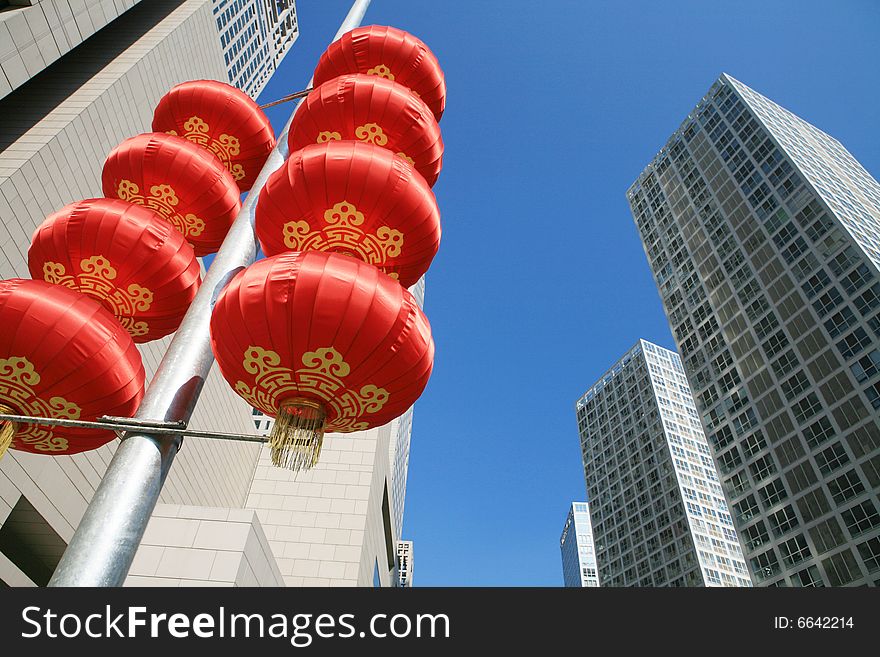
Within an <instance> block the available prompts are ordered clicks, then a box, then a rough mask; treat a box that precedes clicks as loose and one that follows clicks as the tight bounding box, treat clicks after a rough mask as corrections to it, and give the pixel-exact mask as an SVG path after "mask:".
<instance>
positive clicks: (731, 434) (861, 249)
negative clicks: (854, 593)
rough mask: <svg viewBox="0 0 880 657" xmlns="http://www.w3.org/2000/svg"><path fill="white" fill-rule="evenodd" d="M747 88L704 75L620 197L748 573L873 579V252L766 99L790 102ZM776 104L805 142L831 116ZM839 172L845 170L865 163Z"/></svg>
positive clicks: (876, 387)
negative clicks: (692, 101)
mask: <svg viewBox="0 0 880 657" xmlns="http://www.w3.org/2000/svg"><path fill="white" fill-rule="evenodd" d="M743 89H747V88H746V87H744V85H742V84H741V83H737V82H736V81H734V80H732V78H729V77H728V76H722V77H721V78H720V79H719V80H718V81H717V82H716V83H715V84H714V85H713V87H712V88H711V89H710V91H709V93H708V94H707V96H706V97H704V98H703V100H702V101H701V102H700V103H699V104H698V105H697V107H696V108H695V109H694V111H693V112H692V113H691V114H690V115H689V116H688V117H687V119H686V120H685V121H684V123H683V124H682V126H681V127H680V129H679V130H678V131H677V132H676V133H675V134H674V135H673V136H672V137H671V138H670V140H669V142H668V143H667V145H666V146H665V147H664V148H663V149H662V150H661V151H660V153H659V154H658V155H657V156H656V158H655V159H654V160H653V162H652V163H651V164H650V165H649V166H648V167H647V168H646V169H645V171H644V172H643V173H642V175H641V176H640V177H639V179H638V180H637V181H636V183H634V184H633V186H632V187H631V188H630V190H629V191H628V199H629V202H630V208H631V210H632V213H633V217H634V219H635V222H636V225H637V227H638V230H639V232H640V235H641V238H642V242H643V246H644V249H645V253H646V255H647V257H648V261H649V264H650V266H651V268H652V270H653V274H654V278H655V282H656V283H657V286H658V288H659V290H660V295H661V298H662V300H663V304H664V308H665V310H666V313H667V316H668V318H669V321H670V325H671V328H672V331H673V335H674V337H675V339H676V342H677V344H678V347H679V350H680V353H681V354H682V358H683V359H684V364H685V369H686V372H687V376H688V379H689V381H690V383H691V386H692V389H693V391H694V396H695V399H696V401H697V408H698V410H699V412H700V419H701V421H702V424H703V426H704V428H705V430H706V434H707V436H708V438H709V445H710V447H711V449H712V452H713V456H714V457H715V461H716V463H717V465H718V472H719V475H720V477H721V481H722V486H723V488H724V492H725V495H726V496H727V499H728V502H729V503H730V506H731V508H732V509H734V513H733V518H734V522H735V524H736V527H737V529H738V531H739V533H740V536H741V537H743V538H744V542H743V547H744V549H745V552H746V558H747V561H748V563H749V566H750V571H751V575H752V577H753V579H754V581H755V583H756V585H792V586H803V585H807V584H804V583H803V582H805V581H809V582H812V583H811V584H809V585H811V586H815V585H834V584H835V583H837V584H839V583H841V582H842V580H843V579H847V578H848V577H850V576H852V579H851V580H848V581H846V582H842V583H844V584H849V583H850V582H853V583H858V584H872V583H874V582H871V581H870V579H869V578H868V577H867V573H868V572H869V568H868V564H867V562H863V561H860V557H859V555H858V551H857V550H855V549H854V548H855V547H856V543H857V542H858V543H862V542H863V541H864V540H865V538H871V537H873V536H876V535H877V534H878V533H880V525H877V524H875V520H874V518H875V517H876V511H877V509H878V508H880V505H878V500H877V491H878V486H880V480H878V476H877V467H876V465H875V464H876V463H877V461H878V455H880V426H878V412H877V409H878V407H880V367H878V365H880V331H878V329H880V317H878V315H877V311H878V310H880V283H878V280H880V279H878V270H877V267H876V266H875V264H874V261H873V259H872V258H873V257H874V256H873V255H872V252H871V251H870V250H869V249H868V248H867V247H866V246H865V245H866V244H869V242H867V241H866V238H865V239H863V238H860V237H858V235H857V234H855V233H854V232H853V231H852V230H851V226H850V225H848V224H847V223H846V221H845V220H844V219H845V218H844V217H841V216H839V215H838V214H837V210H836V207H837V206H834V208H832V207H831V204H830V203H829V202H826V200H825V195H824V194H821V193H819V192H817V191H816V183H815V182H814V175H813V172H805V171H804V170H803V168H802V167H801V164H802V162H801V159H802V158H801V159H799V158H797V157H794V156H793V155H792V154H791V153H790V152H789V146H787V145H790V144H791V143H793V139H794V137H792V135H791V134H788V135H787V137H786V139H787V140H788V141H786V140H785V139H783V136H784V135H782V134H781V132H782V129H781V128H780V127H779V125H778V121H779V120H780V119H778V118H775V117H774V114H775V115H776V116H777V117H778V116H785V117H788V116H789V115H790V113H785V110H782V108H778V106H776V105H775V104H773V103H772V102H771V101H769V100H767V99H764V98H763V97H760V98H761V99H762V100H761V104H762V108H763V109H761V110H760V111H758V110H756V109H755V107H756V104H757V101H756V100H755V99H756V97H759V95H757V94H755V92H752V91H751V90H749V93H748V94H747V93H745V92H744V91H743ZM768 107H772V108H775V109H772V111H771V110H768V109H767V108H768ZM790 116H793V115H790ZM768 117H770V118H768ZM795 118H796V117H795ZM770 119H773V120H774V121H775V123H774V122H771V121H770ZM786 120H787V121H788V124H787V125H786V130H789V131H791V130H794V131H799V130H803V131H804V135H803V136H802V137H800V138H799V139H800V142H798V147H799V148H801V150H803V149H806V148H807V147H808V146H810V145H811V144H813V142H815V141H816V140H817V139H818V137H816V133H819V134H824V133H820V131H818V130H816V129H815V128H813V127H812V126H809V130H806V128H804V127H803V126H807V125H808V124H805V123H804V122H803V121H801V120H800V119H798V120H797V121H794V120H793V119H790V118H787V119H786ZM825 138H826V140H825V142H827V143H826V145H827V144H837V142H835V141H834V140H833V139H831V138H830V137H827V135H825ZM829 140H830V141H829ZM825 142H823V143H825ZM837 146H838V147H839V148H840V149H842V147H840V146H839V144H837ZM830 147H831V146H828V148H830ZM844 152H845V151H844ZM837 155H838V159H840V160H841V161H843V160H845V159H846V158H844V156H843V155H841V154H840V153H837ZM846 156H847V157H848V158H850V159H852V156H850V155H849V154H848V153H847V154H846ZM811 157H813V158H814V159H816V161H817V162H819V163H821V162H824V160H823V159H822V158H826V152H825V151H824V150H820V149H816V148H814V149H813V151H811ZM826 159H827V158H826ZM853 161H854V160H853ZM850 164H851V163H850ZM856 164H857V163H856ZM842 166H843V164H841V162H838V161H835V163H833V166H832V164H828V163H826V165H825V169H824V170H823V171H824V174H823V175H824V176H826V177H827V176H829V175H832V174H833V173H834V172H838V170H839V169H840V167H842ZM857 168H859V167H857ZM862 171H863V170H862ZM829 172H831V173H829ZM849 173H851V174H852V176H850V177H849V178H847V179H846V180H845V181H840V183H839V184H840V185H843V186H846V185H852V184H855V183H854V182H853V181H860V180H862V179H861V178H859V176H858V175H856V174H857V173H858V171H856V168H853V167H852V166H850V170H849ZM847 175H848V174H847ZM866 175H867V174H866ZM826 182H827V181H826ZM871 182H872V185H867V184H866V185H865V188H864V190H863V191H864V196H865V198H868V199H869V200H871V199H873V200H871V202H872V203H873V202H874V201H875V200H876V198H880V197H876V194H875V192H876V189H875V188H876V186H877V185H876V182H874V181H873V180H872V181H871ZM875 197H876V198H875ZM860 198H861V197H860ZM872 207H874V206H872V205H870V204H867V205H862V206H861V209H862V210H864V209H865V208H872ZM868 211H869V212H872V211H873V210H868ZM858 216H859V217H861V214H858ZM877 216H880V214H878V215H877ZM862 218H863V217H862ZM849 220H852V215H850V216H849ZM861 230H862V231H863V232H866V231H867V232H870V231H871V230H873V228H871V226H870V225H865V226H862V227H861ZM853 465H857V467H855V468H854V467H853ZM844 473H846V478H845V479H840V478H841V476H842V475H843V474H844ZM832 482H836V483H832ZM832 489H833V490H832ZM762 492H763V494H762ZM771 492H772V493H771ZM757 500H760V502H758V501H757ZM861 504H864V505H865V506H864V507H862V506H860V505H861ZM737 509H741V510H742V511H743V512H742V513H737V512H736V510H737ZM829 516H837V517H839V518H841V519H842V520H843V519H844V517H845V518H846V519H848V520H849V523H848V524H847V523H846V522H844V523H843V524H844V526H845V527H846V528H845V529H844V528H842V527H840V525H839V523H838V524H835V525H834V526H832V525H830V524H829V523H828V522H827V521H828V519H829ZM768 530H769V531H768ZM856 536H858V539H859V540H858V541H855V540H854V539H855V538H856ZM793 540H794V543H792V542H791V541H793ZM783 544H785V545H786V547H785V549H784V550H783V549H782V548H783ZM801 544H804V545H806V548H807V549H806V550H800V551H798V553H797V555H798V560H797V561H795V560H793V559H791V558H790V554H791V552H790V550H789V548H790V547H791V546H792V545H801ZM841 546H845V549H844V550H843V551H841ZM807 554H809V555H810V557H809V558H806V559H805V558H804V556H805V555H807ZM783 557H784V558H783ZM841 564H843V565H841ZM853 564H855V565H853ZM830 565H833V566H834V573H829V572H828V571H826V569H825V566H829V567H830ZM844 566H845V567H844ZM842 573H845V575H841V574H842ZM807 575H809V577H807ZM816 577H818V581H819V584H816V583H815V582H816V581H817V580H816V579H815V578H816Z"/></svg>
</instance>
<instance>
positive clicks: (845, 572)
mask: <svg viewBox="0 0 880 657" xmlns="http://www.w3.org/2000/svg"><path fill="white" fill-rule="evenodd" d="M822 567H823V568H824V569H825V574H827V575H828V581H829V583H830V584H831V586H843V585H844V584H849V583H850V582H852V581H853V580H855V579H858V578H859V577H861V576H862V573H861V571H860V570H859V565H858V563H857V562H856V558H855V557H854V556H853V554H852V552H850V551H849V550H848V549H847V550H843V551H842V552H838V553H837V554H835V555H833V556H831V557H829V558H828V559H823V560H822Z"/></svg>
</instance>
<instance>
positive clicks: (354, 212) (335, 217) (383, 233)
mask: <svg viewBox="0 0 880 657" xmlns="http://www.w3.org/2000/svg"><path fill="white" fill-rule="evenodd" d="M324 223H325V225H324V226H322V227H317V226H316V227H313V226H312V225H311V224H309V222H308V221H305V220H302V219H301V220H295V221H288V222H287V223H285V224H284V226H282V231H283V235H284V245H285V246H286V247H287V248H288V249H290V250H291V251H310V250H312V251H335V252H342V253H346V254H349V255H354V256H355V257H359V258H360V259H361V260H363V261H364V262H366V263H368V264H371V265H373V266H375V267H379V268H380V269H381V268H382V265H384V264H385V263H387V262H388V259H389V258H396V257H397V256H399V255H400V252H401V249H402V248H403V233H402V232H400V231H399V230H395V229H394V228H389V227H388V226H381V227H380V228H378V229H377V230H376V234H375V235H373V234H371V233H367V232H365V231H364V230H362V229H361V228H360V226H361V225H362V224H363V223H364V213H363V212H360V211H359V210H358V209H357V208H356V207H355V206H354V204H353V203H349V202H348V201H340V202H339V203H337V204H335V205H334V206H333V207H332V208H330V209H329V210H327V211H325V212H324ZM386 273H387V272H386ZM389 275H392V274H389ZM396 277H397V276H396V274H394V278H396Z"/></svg>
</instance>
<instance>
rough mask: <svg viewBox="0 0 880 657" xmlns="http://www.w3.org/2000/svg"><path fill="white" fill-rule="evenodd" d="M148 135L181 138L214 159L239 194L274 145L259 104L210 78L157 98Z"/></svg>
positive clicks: (253, 178)
mask: <svg viewBox="0 0 880 657" xmlns="http://www.w3.org/2000/svg"><path fill="white" fill-rule="evenodd" d="M153 131H154V132H167V133H168V134H171V135H178V136H180V137H184V138H185V139H188V140H189V141H191V142H193V143H194V144H198V145H199V146H201V147H202V148H206V149H208V150H209V151H210V152H211V153H213V154H214V155H216V156H217V157H218V158H219V159H220V161H221V162H223V165H224V166H225V167H226V169H227V170H228V171H229V173H231V174H232V177H233V178H235V181H236V182H237V183H238V187H239V189H240V190H241V191H243V192H246V191H247V190H249V189H250V188H251V186H252V185H253V184H254V181H255V180H256V179H257V174H259V173H260V170H261V169H262V168H263V165H264V164H265V163H266V158H267V157H268V156H269V153H270V152H271V150H272V149H273V148H274V147H275V134H274V132H273V131H272V125H271V124H270V123H269V119H268V118H266V115H265V114H263V111H262V110H261V109H260V108H259V106H258V105H257V104H256V103H255V102H254V101H253V100H252V99H251V97H250V96H248V95H247V94H246V93H244V92H243V91H241V90H240V89H236V88H235V87H233V86H231V85H228V84H225V83H223V82H217V81H216V80H192V81H190V82H184V83H183V84H179V85H177V86H176V87H173V88H172V89H171V91H169V92H168V93H167V94H165V95H164V96H162V98H161V99H160V100H159V104H158V105H157V106H156V111H155V112H154V113H153Z"/></svg>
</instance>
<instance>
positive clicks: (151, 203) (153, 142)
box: [101, 132, 241, 256]
mask: <svg viewBox="0 0 880 657" xmlns="http://www.w3.org/2000/svg"><path fill="white" fill-rule="evenodd" d="M101 183H102V185H103V188H104V196H106V197H107V198H120V199H122V200H123V201H129V202H131V203H137V204H138V205H144V206H146V207H148V208H150V209H151V210H155V211H156V212H158V213H159V214H160V215H162V216H163V217H164V218H165V219H167V220H168V221H170V222H171V224H172V225H173V226H174V227H175V228H176V229H177V230H179V231H180V232H181V233H183V236H184V237H186V239H187V241H188V242H189V243H190V244H192V245H193V249H194V250H195V252H196V255H197V256H203V255H207V254H209V253H214V252H215V251H217V249H219V248H220V245H221V244H222V243H223V238H224V237H225V236H226V233H227V232H228V231H229V227H230V226H231V225H232V222H233V221H234V220H235V216H236V215H237V214H238V211H239V209H240V208H241V200H240V193H239V189H238V186H237V185H236V184H235V180H234V179H233V178H232V175H231V174H230V173H229V172H228V171H227V170H226V169H225V168H224V166H223V164H221V162H220V160H218V159H217V158H216V157H214V155H212V154H211V153H209V152H208V151H206V150H205V149H204V148H200V147H199V146H196V145H195V144H193V143H192V142H190V141H187V140H186V139H182V138H180V137H174V136H172V135H166V134H163V133H159V132H153V133H147V134H144V135H138V136H137V137H132V138H131V139H126V140H125V141H124V142H122V143H121V144H119V146H117V147H116V148H114V149H113V151H112V152H111V153H110V155H109V156H108V157H107V161H106V162H104V172H103V174H102V176H101Z"/></svg>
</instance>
